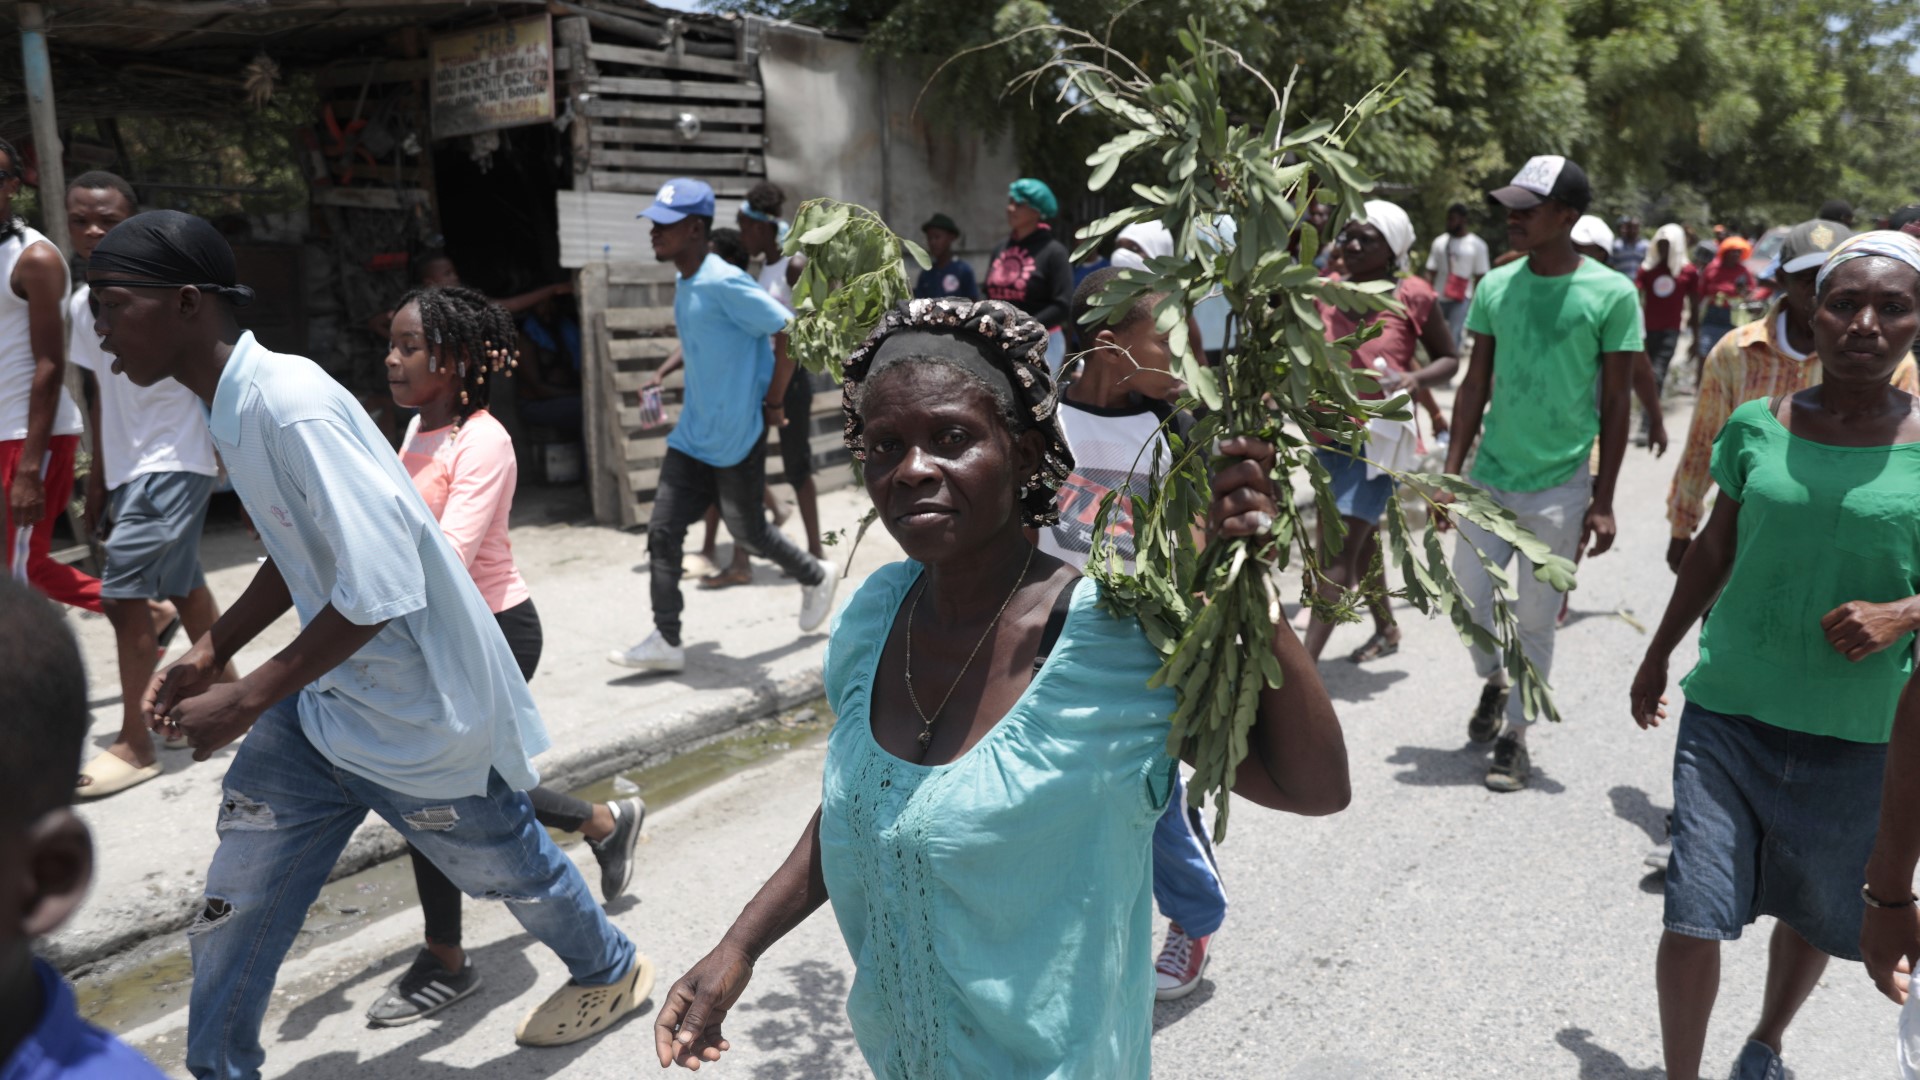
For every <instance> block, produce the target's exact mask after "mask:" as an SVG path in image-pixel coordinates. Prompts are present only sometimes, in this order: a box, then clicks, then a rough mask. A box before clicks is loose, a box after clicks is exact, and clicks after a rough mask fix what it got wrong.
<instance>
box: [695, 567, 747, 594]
mask: <svg viewBox="0 0 1920 1080" xmlns="http://www.w3.org/2000/svg"><path fill="white" fill-rule="evenodd" d="M751 584H753V571H751V570H723V571H721V572H720V573H717V574H708V575H707V576H706V577H703V578H701V579H700V587H701V588H703V589H707V590H713V589H731V588H733V587H734V586H735V585H751Z"/></svg>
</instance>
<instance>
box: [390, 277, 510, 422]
mask: <svg viewBox="0 0 1920 1080" xmlns="http://www.w3.org/2000/svg"><path fill="white" fill-rule="evenodd" d="M416 303H417V304H419V305H420V333H421V336H422V337H424V338H426V345H427V364H428V370H437V369H438V366H439V365H440V364H452V365H454V370H455V371H456V372H458V373H459V376H460V407H459V410H458V412H457V413H456V416H457V417H458V418H457V419H456V420H455V421H454V427H455V428H458V427H459V425H460V421H461V420H465V419H466V418H467V417H469V416H472V415H473V414H474V413H476V412H478V411H480V410H481V409H484V408H486V407H487V401H488V399H489V397H490V396H491V394H492V387H491V386H490V385H489V384H488V383H487V376H488V375H489V374H493V375H496V376H499V375H506V374H508V373H509V372H511V371H512V370H513V369H514V367H515V366H517V365H518V364H519V362H520V348H519V345H518V341H519V337H520V329H519V327H518V326H517V325H516V324H515V323H514V321H513V316H512V315H510V314H508V313H507V309H506V308H503V307H501V306H500V305H499V304H496V303H494V302H493V301H492V300H489V299H487V298H486V296H484V295H482V294H481V293H478V292H475V291H474V290H472V289H469V288H467V287H466V286H464V285H455V286H452V287H450V288H431V289H415V290H413V291H412V292H410V293H408V294H407V295H405V296H403V297H401V298H400V302H399V303H398V304H395V305H394V308H393V310H395V311H399V310H400V309H401V308H404V307H406V306H407V305H408V304H416Z"/></svg>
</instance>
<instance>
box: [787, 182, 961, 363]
mask: <svg viewBox="0 0 1920 1080" xmlns="http://www.w3.org/2000/svg"><path fill="white" fill-rule="evenodd" d="M902 249H904V250H905V251H906V253H907V254H908V255H910V256H912V258H913V260H914V261H915V262H916V263H918V264H920V268H921V269H923V270H924V269H926V268H927V267H929V266H932V265H933V260H931V259H929V258H928V257H927V253H926V251H925V250H923V249H922V248H921V247H920V245H918V244H916V243H914V242H913V241H911V240H907V239H904V238H902V237H900V236H897V235H895V234H894V231H893V230H892V229H890V228H888V227H887V223H886V222H885V221H883V220H881V217H880V215H879V214H876V213H874V212H873V211H871V210H869V209H867V208H866V207H864V206H857V205H855V204H853V203H845V202H839V201H836V200H834V199H810V200H808V201H807V202H804V203H802V204H800V210H799V212H798V213H796V214H795V215H794V217H793V228H792V229H791V230H790V231H789V232H788V233H787V242H786V244H785V245H784V246H783V247H782V249H781V250H782V252H783V253H784V254H786V255H789V256H793V255H804V256H806V260H807V261H806V267H805V268H804V269H803V270H801V272H800V280H799V281H798V282H797V283H795V285H794V288H793V313H794V314H793V323H792V325H791V326H789V327H788V328H787V351H788V355H790V356H792V357H793V358H794V362H795V363H797V364H799V365H800V366H801V367H802V368H804V369H806V370H807V371H818V372H825V373H826V374H828V375H831V376H833V378H834V381H836V382H838V381H841V379H842V378H843V377H844V376H843V373H842V371H841V364H842V362H843V361H845V359H846V358H847V356H848V355H850V354H851V353H852V352H853V350H854V349H856V348H858V347H859V345H860V343H861V342H862V341H865V340H866V337H867V335H868V334H869V333H872V332H873V328H874V327H875V326H877V325H879V323H880V319H881V317H882V316H884V315H885V314H886V313H887V312H889V311H891V310H893V308H894V307H896V306H897V305H899V304H900V303H901V302H902V301H904V300H907V299H909V298H910V297H912V295H913V283H912V281H911V280H909V279H908V277H907V267H906V262H905V260H904V259H903V258H902V257H901V254H900V253H901V251H902Z"/></svg>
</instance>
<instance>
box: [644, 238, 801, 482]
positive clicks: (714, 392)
mask: <svg viewBox="0 0 1920 1080" xmlns="http://www.w3.org/2000/svg"><path fill="white" fill-rule="evenodd" d="M673 321H674V326H675V328H676V329H677V330H678V331H679V334H680V351H681V352H682V353H684V354H685V355H686V368H685V369H684V370H685V374H686V379H687V392H686V399H685V404H684V405H682V406H681V409H680V422H679V423H678V424H676V425H674V428H673V431H672V433H671V434H669V435H668V436H667V445H668V446H670V447H672V448H673V449H675V450H678V451H680V452H681V453H683V454H687V455H690V456H692V457H696V458H699V459H700V460H701V461H704V462H706V463H707V464H709V465H711V466H713V467H714V468H716V469H725V468H730V467H732V466H734V465H738V464H740V463H741V462H742V461H745V460H746V458H747V455H748V454H751V453H753V452H754V451H755V450H756V448H758V447H759V445H760V443H761V441H762V440H764V439H765V438H766V437H767V420H766V415H765V414H764V413H763V412H761V410H760V406H761V404H762V402H764V401H765V400H766V397H767V387H768V386H769V385H770V384H772V382H773V335H775V334H777V333H779V332H780V331H781V330H783V329H785V328H786V325H787V309H786V308H784V307H782V306H781V305H780V301H778V300H775V299H774V298H773V297H771V296H769V295H767V292H766V290H765V289H762V288H761V287H760V283H759V282H757V281H755V280H753V275H751V274H749V273H747V272H746V271H745V270H742V269H740V268H739V267H737V266H734V265H732V264H731V263H729V262H727V261H726V260H725V259H722V258H721V257H720V256H718V255H712V254H709V255H708V256H707V260H706V261H705V262H703V263H701V264H700V269H698V270H696V271H694V273H693V276H692V277H682V278H679V279H678V280H677V281H676V282H675V284H674V289H673Z"/></svg>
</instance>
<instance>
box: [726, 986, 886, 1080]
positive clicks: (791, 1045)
mask: <svg viewBox="0 0 1920 1080" xmlns="http://www.w3.org/2000/svg"><path fill="white" fill-rule="evenodd" d="M780 974H781V975H782V976H784V977H785V978H786V980H787V981H788V982H790V983H792V984H793V991H792V992H791V993H778V994H767V995H764V996H762V997H761V998H759V999H758V1000H756V1001H755V1002H753V1015H754V1016H756V1017H761V1016H764V1014H767V1013H773V1014H775V1015H772V1016H765V1018H764V1019H760V1020H757V1021H756V1022H755V1023H754V1025H753V1026H752V1027H751V1028H748V1029H747V1036H748V1038H747V1041H748V1042H749V1043H750V1044H751V1045H752V1047H753V1052H754V1054H755V1062H754V1071H753V1075H754V1076H755V1077H757V1078H765V1080H815V1078H818V1077H824V1076H841V1075H851V1073H849V1072H847V1070H849V1069H852V1068H854V1067H856V1066H857V1065H858V1064H859V1060H860V1059H859V1055H858V1052H857V1051H856V1050H855V1049H854V1046H855V1043H854V1041H853V1027H852V1025H850V1024H849V1023H848V1022H847V1009H846V1002H847V977H846V975H845V974H844V973H842V972H840V971H839V970H837V969H835V968H834V967H833V965H831V964H829V963H827V962H826V961H824V960H803V961H801V962H800V963H798V964H791V965H789V966H787V967H784V968H781V969H780Z"/></svg>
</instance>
